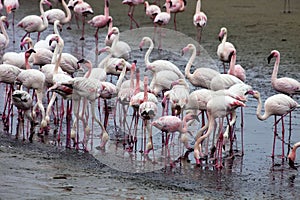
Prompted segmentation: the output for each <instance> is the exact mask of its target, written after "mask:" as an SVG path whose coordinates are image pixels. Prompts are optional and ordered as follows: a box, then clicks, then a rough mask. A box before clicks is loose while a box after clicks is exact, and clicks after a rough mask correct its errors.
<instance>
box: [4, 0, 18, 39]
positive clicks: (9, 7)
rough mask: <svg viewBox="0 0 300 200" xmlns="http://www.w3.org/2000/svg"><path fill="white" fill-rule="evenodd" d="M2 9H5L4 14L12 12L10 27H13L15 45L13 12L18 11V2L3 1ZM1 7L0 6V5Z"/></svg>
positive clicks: (16, 0) (12, 0)
mask: <svg viewBox="0 0 300 200" xmlns="http://www.w3.org/2000/svg"><path fill="white" fill-rule="evenodd" d="M3 4H4V7H5V9H6V13H7V14H10V13H11V12H12V14H13V18H12V27H13V43H15V12H16V10H18V9H19V7H20V4H19V1H18V0H4V1H3ZM1 5H2V4H1Z"/></svg>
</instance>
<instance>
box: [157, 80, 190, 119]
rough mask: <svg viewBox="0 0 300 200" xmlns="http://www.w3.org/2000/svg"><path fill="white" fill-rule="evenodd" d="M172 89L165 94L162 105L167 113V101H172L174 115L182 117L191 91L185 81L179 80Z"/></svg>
mask: <svg viewBox="0 0 300 200" xmlns="http://www.w3.org/2000/svg"><path fill="white" fill-rule="evenodd" d="M171 85H172V89H171V90H169V91H166V92H165V93H164V97H163V100H162V105H163V106H164V107H165V110H166V111H167V109H166V108H167V106H166V105H165V104H166V99H169V100H170V101H171V109H172V115H175V116H178V115H180V114H181V113H182V112H183V110H184V108H185V106H186V104H187V103H188V98H189V93H190V89H189V86H188V84H187V82H186V81H185V80H184V79H178V80H176V81H173V82H172V84H171Z"/></svg>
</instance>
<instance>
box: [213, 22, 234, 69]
mask: <svg viewBox="0 0 300 200" xmlns="http://www.w3.org/2000/svg"><path fill="white" fill-rule="evenodd" d="M227 34H228V32H227V28H225V27H222V28H221V30H220V32H219V40H220V41H221V43H220V44H219V45H218V48H217V55H218V58H219V60H221V61H222V63H223V67H224V73H226V72H225V63H229V62H230V56H229V55H230V53H231V52H232V51H233V50H235V47H234V45H233V44H232V43H230V42H227Z"/></svg>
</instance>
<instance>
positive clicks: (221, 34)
mask: <svg viewBox="0 0 300 200" xmlns="http://www.w3.org/2000/svg"><path fill="white" fill-rule="evenodd" d="M218 37H219V41H222V39H223V37H224V32H223V31H221V32H220V33H219V35H218Z"/></svg>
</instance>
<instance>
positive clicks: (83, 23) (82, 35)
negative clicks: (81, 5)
mask: <svg viewBox="0 0 300 200" xmlns="http://www.w3.org/2000/svg"><path fill="white" fill-rule="evenodd" d="M84 28H85V16H84V15H82V34H81V38H80V40H84Z"/></svg>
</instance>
